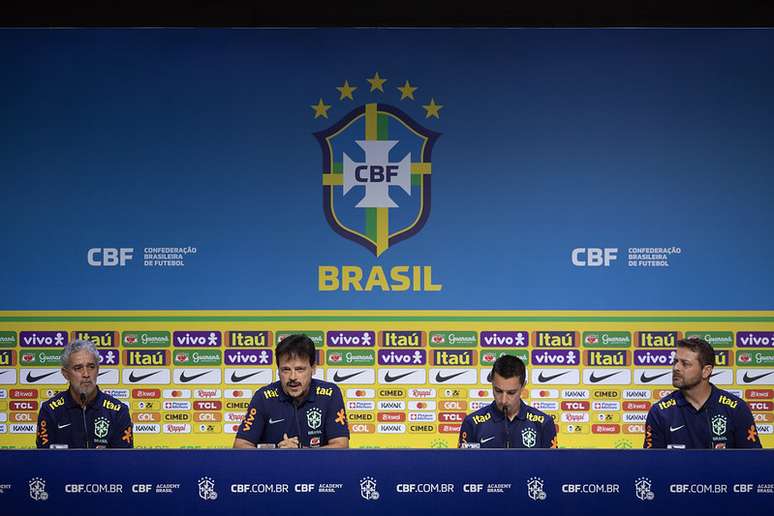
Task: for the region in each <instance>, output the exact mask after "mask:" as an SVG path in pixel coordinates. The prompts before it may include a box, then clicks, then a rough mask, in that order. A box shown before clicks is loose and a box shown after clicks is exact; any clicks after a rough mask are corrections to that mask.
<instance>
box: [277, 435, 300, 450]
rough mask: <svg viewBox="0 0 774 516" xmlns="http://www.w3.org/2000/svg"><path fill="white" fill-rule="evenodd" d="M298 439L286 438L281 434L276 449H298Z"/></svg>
mask: <svg viewBox="0 0 774 516" xmlns="http://www.w3.org/2000/svg"><path fill="white" fill-rule="evenodd" d="M298 447H299V446H298V437H288V434H282V440H281V441H280V442H278V443H277V448H298Z"/></svg>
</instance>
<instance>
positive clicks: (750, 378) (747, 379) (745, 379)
mask: <svg viewBox="0 0 774 516" xmlns="http://www.w3.org/2000/svg"><path fill="white" fill-rule="evenodd" d="M772 373H774V371H769V372H768V373H763V374H759V375H758V376H748V375H747V373H746V372H745V373H744V376H743V377H742V381H743V382H744V383H750V382H754V381H755V380H760V379H761V378H765V377H767V376H769V375H770V374H772ZM27 378H29V376H27Z"/></svg>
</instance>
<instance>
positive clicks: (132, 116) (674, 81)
mask: <svg viewBox="0 0 774 516" xmlns="http://www.w3.org/2000/svg"><path fill="white" fill-rule="evenodd" d="M772 55H774V31H771V30H505V29H502V30H499V29H498V30H475V29H464V30H463V29H455V30H451V29H426V30H419V29H395V30H383V29H380V30H375V29H361V30H357V29H349V30H334V29H319V30H315V29H290V30H287V29H282V30H277V29H248V30H193V29H188V30H187V29H173V30H3V31H0V62H2V63H3V64H2V68H3V77H4V78H3V80H2V82H1V83H0V112H2V117H0V140H1V141H2V142H3V143H2V145H0V171H2V178H3V179H2V189H1V190H0V191H1V192H2V193H1V194H0V195H1V196H2V202H0V218H1V219H2V220H3V229H4V231H3V234H4V235H3V244H4V245H3V252H2V253H0V283H2V285H3V291H4V294H3V295H2V296H0V309H3V310H15V309H24V310H30V309H35V310H44V309H352V308H375V309H389V308H405V309H472V308H475V309H514V310H523V309H610V310H614V309H623V310H625V309H644V310H650V309H666V310H672V309H700V310H714V309H739V310H742V309H744V310H759V309H772V307H773V306H774V305H772V301H771V299H772V298H771V295H770V287H771V285H772V274H771V265H770V263H771V254H772V251H774V244H773V243H772V239H771V238H770V236H771V227H772V222H774V213H773V210H772V202H771V192H772V186H774V185H773V183H774V179H772V174H771V169H772V165H774V150H772V149H774V146H772V141H774V138H773V137H774V125H772V123H771V120H772V115H773V114H774V113H773V111H774V100H772V96H771V92H772V91H774V69H772V67H771V56H772ZM375 72H378V73H379V75H380V77H382V78H386V79H387V82H385V83H384V85H383V89H384V92H383V93H382V92H381V91H379V90H374V91H370V89H371V86H370V85H369V82H367V80H366V79H368V78H372V77H373V76H374V73H375ZM406 80H408V81H410V83H411V84H412V85H415V86H416V87H417V88H418V89H417V90H416V91H415V92H414V97H415V98H414V99H413V100H412V99H410V98H404V99H403V100H401V98H400V97H401V93H400V91H399V90H398V89H397V87H398V86H402V85H403V84H404V81H406ZM344 81H348V84H350V85H353V86H356V87H357V88H358V89H357V90H354V92H353V99H352V100H350V99H348V98H344V99H340V93H339V91H337V90H336V87H341V86H342V85H343V84H344ZM318 99H323V101H324V104H326V105H330V106H331V107H330V110H329V111H328V112H327V115H328V118H324V117H323V116H319V117H318V118H314V114H315V112H314V110H313V109H311V107H310V106H312V105H315V104H317V102H318ZM431 99H432V100H433V101H434V102H435V103H437V104H439V105H442V106H443V107H442V108H440V110H439V111H438V115H439V116H438V117H437V118H436V117H432V116H431V117H429V118H428V116H427V115H428V113H427V111H426V110H425V109H424V108H423V107H422V106H425V105H428V104H429V103H430V100H431ZM368 102H379V103H384V104H390V105H393V106H396V107H398V108H400V109H401V110H403V111H405V112H406V113H407V114H408V115H409V116H411V117H413V119H414V120H416V121H418V122H419V123H421V124H423V125H424V126H425V127H427V128H428V129H430V130H432V131H435V132H438V133H441V136H440V137H439V139H438V140H437V142H436V144H435V147H434V149H433V163H432V208H431V211H430V215H429V219H428V221H427V224H426V225H425V226H424V227H423V228H422V229H421V231H420V232H419V233H418V234H417V235H415V236H413V237H412V238H409V239H407V240H405V241H403V242H401V243H399V244H397V245H395V246H394V247H390V248H389V249H388V250H387V252H385V253H384V254H383V255H381V256H379V257H375V256H374V255H373V254H372V253H370V252H369V251H368V250H367V249H365V248H364V247H361V246H358V245H357V244H355V243H353V242H351V241H349V240H346V239H344V238H341V237H340V236H339V235H338V234H336V233H335V232H334V231H333V230H332V229H331V227H330V226H329V225H328V223H327V221H326V218H325V215H324V213H323V209H322V200H321V197H322V196H321V192H322V185H321V174H322V172H323V171H322V170H321V166H320V163H321V152H320V147H319V145H318V143H317V142H316V141H315V138H314V136H313V133H314V132H318V131H322V130H324V129H326V128H328V127H330V126H332V125H333V124H334V123H335V122H336V121H338V120H340V119H341V118H342V117H343V116H344V115H345V114H346V113H348V112H349V111H351V110H352V109H354V108H356V107H357V106H360V105H362V104H364V103H368ZM399 157H400V156H397V155H396V156H392V158H393V159H395V160H397V159H398V158H399ZM188 246H191V247H195V248H196V251H197V252H196V254H195V255H194V254H191V255H187V256H186V257H185V266H184V267H146V266H144V265H143V250H144V249H146V248H166V247H188ZM654 247H656V248H661V247H664V248H670V249H677V248H679V250H680V251H681V252H680V253H679V254H677V253H674V254H670V255H669V256H668V264H669V266H668V267H651V266H646V267H641V266H637V267H633V266H629V264H628V251H629V250H630V249H648V248H654ZM94 248H97V249H102V248H132V249H133V250H134V254H133V259H132V260H131V261H129V262H128V263H127V264H126V265H125V266H124V267H121V266H118V267H109V266H102V267H97V266H90V265H89V263H88V261H87V252H88V250H89V249H94ZM576 248H584V249H586V248H614V249H617V259H616V260H615V261H613V262H611V263H610V264H609V266H608V267H605V266H601V267H593V266H591V267H589V266H578V265H573V262H572V260H571V253H572V251H573V249H576ZM645 253H647V252H645ZM580 256H581V257H583V256H585V255H583V254H581V255H580ZM637 259H642V257H638V258H637ZM637 259H635V261H636V260H637ZM646 260H647V258H646ZM320 265H332V266H337V267H340V266H342V265H356V266H359V267H361V268H363V269H364V270H365V271H366V273H367V271H368V270H369V268H370V267H372V266H375V265H379V266H382V267H384V268H385V270H387V269H388V268H389V267H392V266H394V265H429V266H431V267H432V273H433V282H435V283H439V284H442V285H443V290H442V291H440V292H413V291H409V292H381V291H372V292H343V291H334V292H320V291H319V290H318V277H317V272H318V270H317V268H318V266H320Z"/></svg>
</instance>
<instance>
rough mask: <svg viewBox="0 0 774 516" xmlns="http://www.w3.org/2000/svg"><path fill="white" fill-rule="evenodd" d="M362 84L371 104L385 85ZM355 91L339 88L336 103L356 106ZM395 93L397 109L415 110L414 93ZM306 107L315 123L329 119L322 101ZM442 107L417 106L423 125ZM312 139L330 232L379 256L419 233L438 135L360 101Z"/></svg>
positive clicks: (408, 88) (375, 80) (392, 110)
mask: <svg viewBox="0 0 774 516" xmlns="http://www.w3.org/2000/svg"><path fill="white" fill-rule="evenodd" d="M366 80H367V81H368V83H369V84H370V92H369V93H370V94H371V96H372V100H373V99H385V98H387V97H386V96H385V93H386V92H385V89H384V88H385V85H386V83H388V82H390V80H389V79H387V78H382V77H380V76H379V73H378V72H377V73H375V74H374V76H373V77H372V78H370V79H366ZM358 88H359V86H354V85H352V86H351V85H350V84H349V81H344V84H343V85H342V86H340V87H338V88H337V90H338V91H339V93H340V94H339V101H342V102H347V101H349V102H351V103H357V101H355V96H356V95H355V92H356V90H357V89H358ZM397 89H398V91H399V92H400V93H401V96H400V100H398V102H399V103H401V106H402V107H403V106H405V107H406V108H407V109H413V110H416V104H414V105H411V104H412V102H416V101H415V98H414V92H415V91H417V90H419V87H416V86H412V85H411V84H410V83H409V81H406V82H405V84H404V86H403V87H399V88H397ZM387 91H388V92H390V93H394V92H393V90H392V89H391V88H389V87H388V90H387ZM396 98H397V95H396ZM310 107H311V108H312V109H313V110H314V117H315V119H317V118H320V117H322V118H326V119H327V118H328V110H329V109H330V108H331V106H330V105H326V104H325V102H324V100H323V99H322V98H321V99H320V100H319V102H318V103H317V105H314V106H310ZM442 107H443V106H442V105H439V104H437V103H436V102H435V99H434V98H431V99H430V103H429V104H427V105H424V106H423V108H424V110H425V118H426V119H431V118H436V119H438V118H440V110H441V108H442ZM314 136H315V138H317V141H318V142H319V144H320V147H321V148H322V153H323V170H322V173H323V177H322V185H323V210H324V212H325V217H326V218H327V220H328V223H329V224H330V226H331V228H333V230H334V231H335V232H336V233H338V234H339V235H341V236H343V237H344V238H347V239H349V240H352V241H353V242H356V243H358V244H360V245H362V246H363V247H365V248H366V249H368V250H369V251H371V252H372V253H373V254H374V255H376V256H380V255H381V254H382V253H384V252H385V251H387V249H389V248H390V247H391V246H393V245H395V244H397V243H398V242H400V241H402V240H405V239H407V238H409V237H411V236H414V235H415V234H417V233H418V232H419V231H420V230H421V229H422V226H424V224H425V222H427V219H428V216H429V215H430V178H431V171H432V152H433V146H434V144H435V142H436V140H437V139H438V137H439V136H440V133H437V132H434V131H431V130H430V129H427V128H425V127H423V126H422V125H420V124H419V123H418V122H416V121H415V120H414V119H412V118H411V117H410V116H409V115H408V114H407V113H406V112H405V111H404V110H403V109H400V108H398V107H396V106H394V105H392V104H386V103H382V102H378V103H377V102H365V103H363V104H360V105H359V106H357V107H355V108H354V109H352V110H351V111H349V113H347V114H345V115H344V116H343V117H342V118H340V119H339V120H338V121H337V122H335V123H334V124H333V125H332V126H330V127H329V128H327V129H325V130H322V131H319V132H316V133H314ZM359 187H362V188H359Z"/></svg>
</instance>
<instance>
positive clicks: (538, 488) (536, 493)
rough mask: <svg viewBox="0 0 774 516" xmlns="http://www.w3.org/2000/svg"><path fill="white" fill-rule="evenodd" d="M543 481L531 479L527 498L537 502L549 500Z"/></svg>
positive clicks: (538, 478) (528, 482)
mask: <svg viewBox="0 0 774 516" xmlns="http://www.w3.org/2000/svg"><path fill="white" fill-rule="evenodd" d="M544 485H545V484H544V483H543V479H542V478H540V477H531V478H530V479H529V480H527V496H529V497H530V498H531V499H532V500H535V501H536V502H540V501H543V500H545V499H546V498H548V494H547V493H546V491H545V489H543V486H544Z"/></svg>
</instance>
